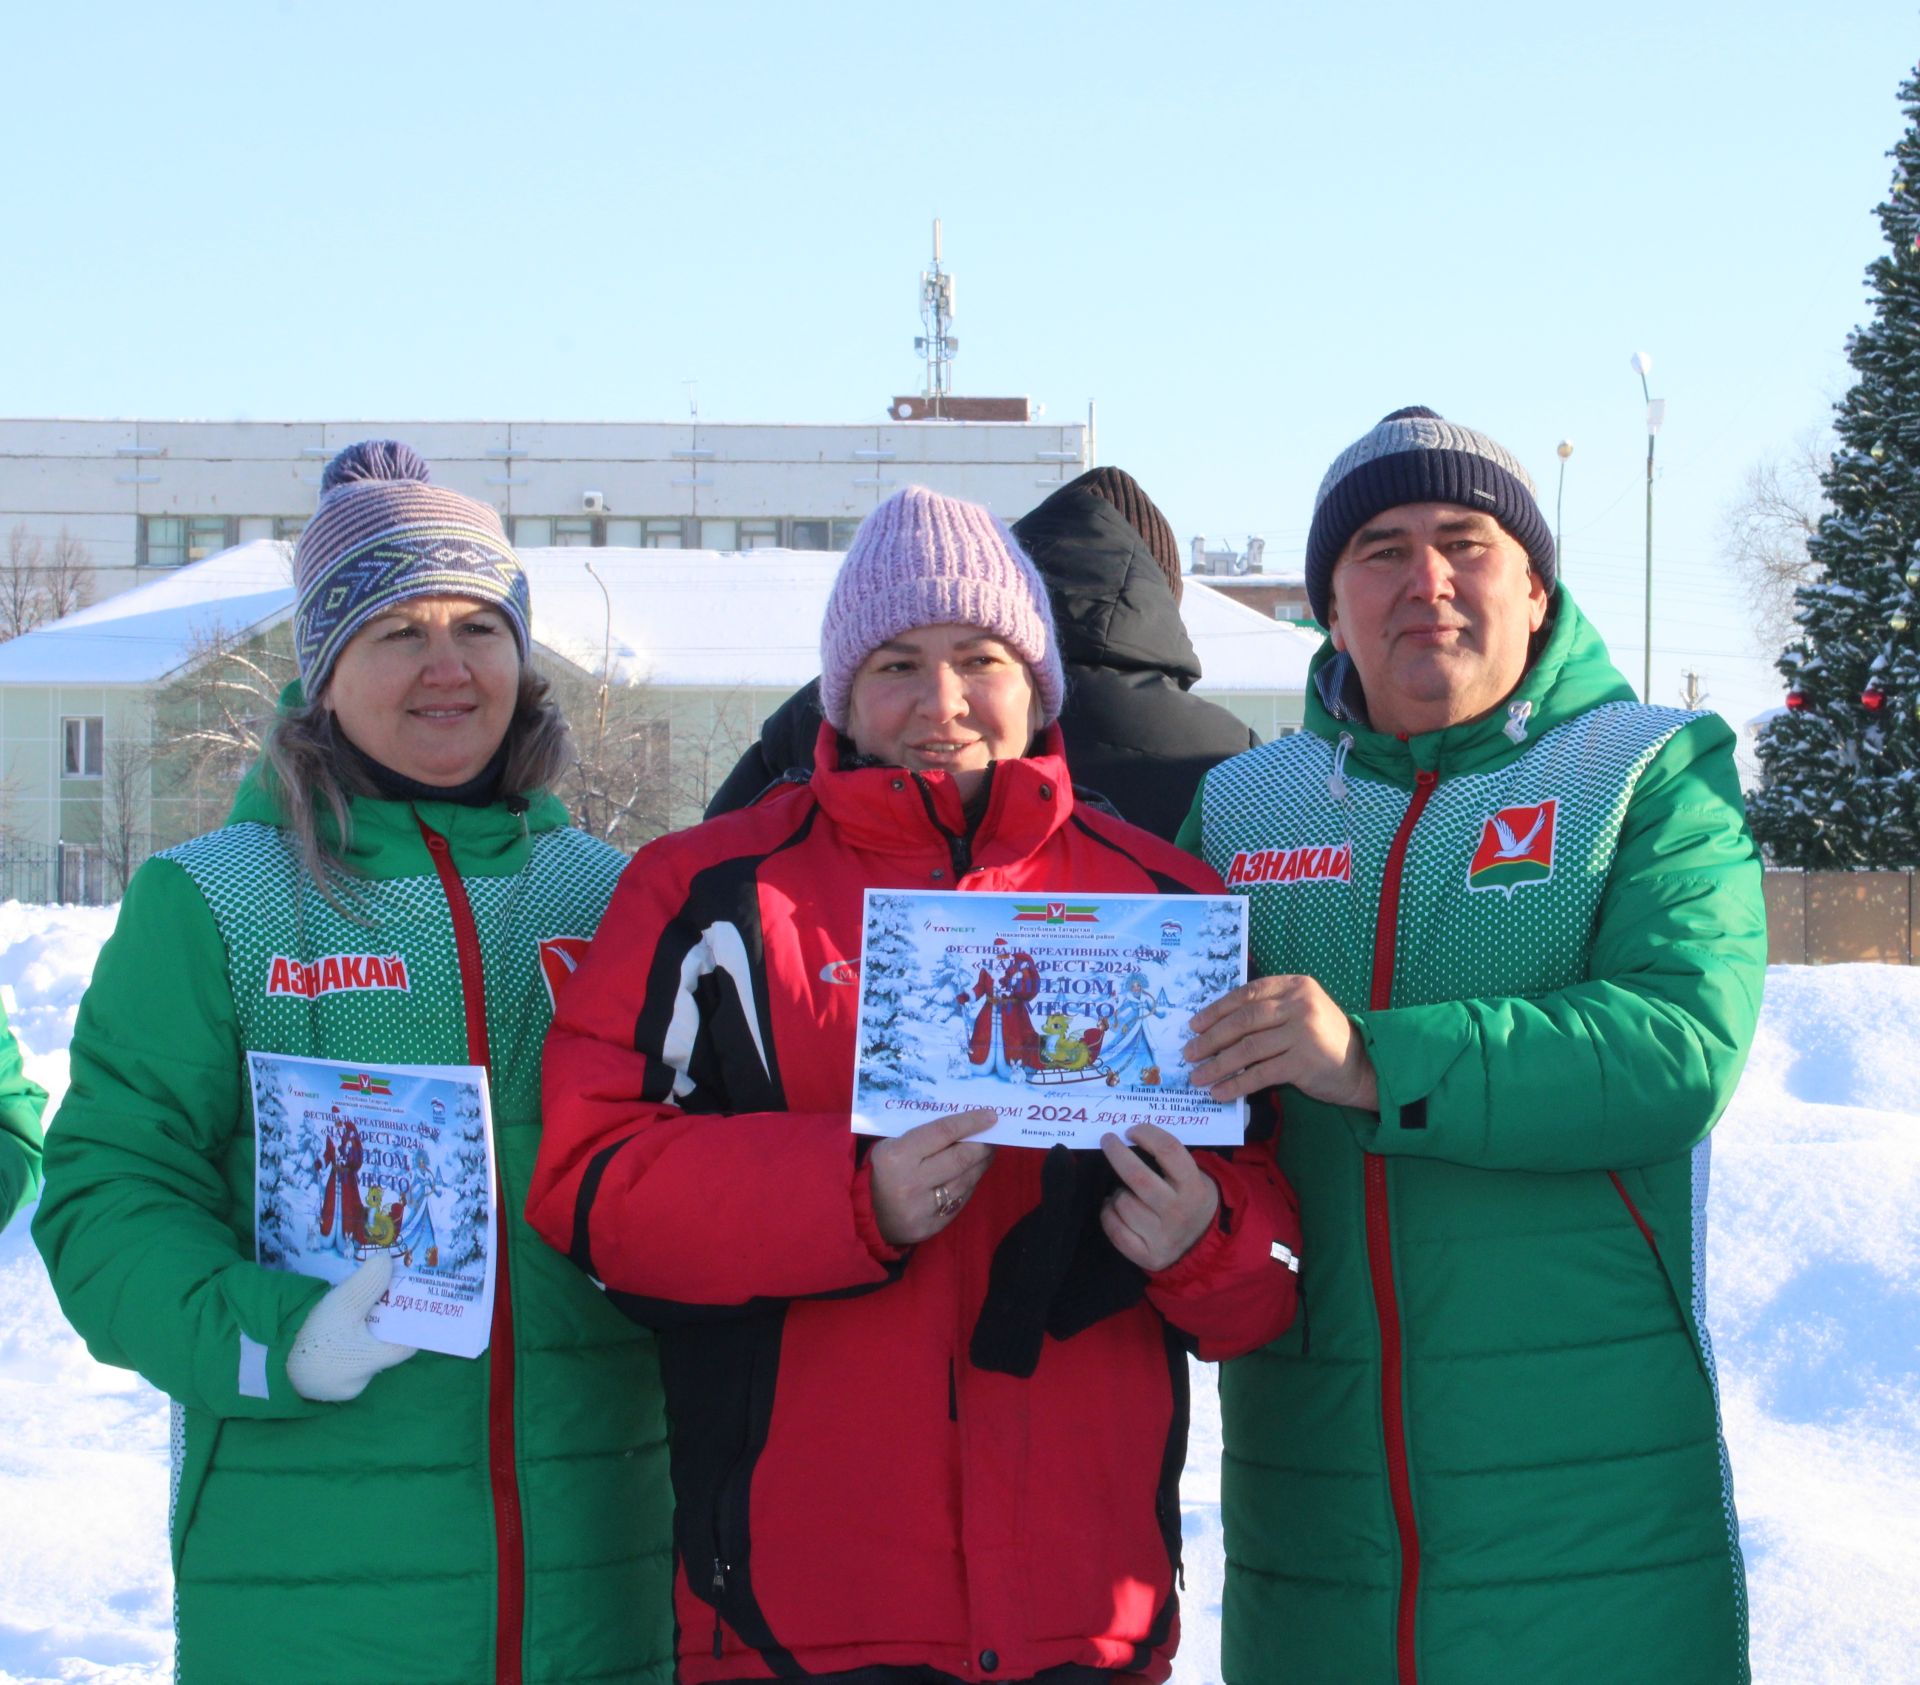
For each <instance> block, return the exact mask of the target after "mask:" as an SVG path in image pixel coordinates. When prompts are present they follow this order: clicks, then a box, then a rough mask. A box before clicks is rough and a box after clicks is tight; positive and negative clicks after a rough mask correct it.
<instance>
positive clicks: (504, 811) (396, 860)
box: [227, 680, 569, 878]
mask: <svg viewBox="0 0 1920 1685" xmlns="http://www.w3.org/2000/svg"><path fill="white" fill-rule="evenodd" d="M299 701H300V686H299V682H298V681H297V680H296V681H295V682H294V683H293V684H291V685H289V686H288V687H287V688H286V690H285V691H283V692H282V693H281V697H280V706H281V708H282V710H285V709H287V708H289V707H295V706H298V705H299ZM523 804H524V811H521V812H516V811H514V809H515V808H516V807H521V806H522V805H523ZM347 806H348V812H349V813H350V814H351V816H352V819H353V840H352V844H351V846H350V847H348V848H347V849H345V850H344V851H342V850H340V848H339V836H338V833H337V831H336V828H335V826H334V822H333V815H332V814H331V813H329V812H327V811H326V810H325V809H322V811H321V812H320V814H319V816H318V818H319V830H320V835H321V838H322V839H323V840H324V841H325V843H326V845H327V847H328V848H329V849H331V850H334V851H335V852H336V853H338V854H339V857H340V858H341V859H342V860H343V862H344V863H345V864H346V866H347V867H348V869H349V870H351V871H353V872H355V873H356V874H358V875H360V876H363V877H370V878H390V877H400V876H413V875H416V874H418V873H421V872H427V871H431V870H432V869H433V866H432V857H431V856H430V855H429V854H428V853H427V849H426V843H425V842H424V840H423V839H422V838H421V835H420V825H421V822H422V821H424V822H425V823H426V824H427V825H428V826H429V827H430V828H431V829H433V830H435V831H438V832H439V833H440V835H441V836H443V837H445V838H446V839H447V841H448V842H449V843H450V844H451V845H452V847H453V853H454V858H455V859H456V860H457V861H458V862H459V865H460V870H461V872H462V874H463V875H466V876H470V877H489V876H495V875H510V874H512V873H514V872H517V871H519V870H520V868H521V867H522V866H523V865H525V864H526V859H527V848H528V845H529V841H530V839H531V838H532V837H533V836H536V835H538V834H539V833H540V832H542V831H552V830H557V829H559V828H560V827H562V826H564V825H566V824H567V823H569V819H568V814H567V810H566V806H565V804H564V803H563V802H561V800H560V798H559V797H557V796H556V795H554V794H553V793H552V791H550V790H541V791H536V792H535V793H533V794H532V795H529V796H526V797H523V798H519V799H517V800H514V801H511V802H510V801H509V800H508V799H506V798H502V799H501V800H499V801H495V802H490V803H488V804H487V805H486V806H484V807H468V806H463V805H462V804H460V803H458V802H447V801H411V802H409V801H383V800H381V799H379V798H378V797H374V796H353V797H350V798H349V800H348V804H347ZM286 822H287V816H286V810H285V807H284V806H283V804H282V802H281V797H280V783H279V780H278V779H277V778H276V777H275V776H274V772H273V768H272V766H271V764H270V763H268V762H267V761H265V760H260V761H256V762H255V763H254V765H253V766H252V767H251V768H250V769H249V771H248V772H247V775H246V777H245V778H243V779H242V780H241V782H240V788H239V789H238V790H237V791H236V792H235V793H234V798H233V810H232V812H230V813H229V814H228V815H227V823H228V824H230V825H232V824H242V823H253V824H260V825H274V826H280V827H284V826H285V825H286Z"/></svg>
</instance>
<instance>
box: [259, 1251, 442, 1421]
mask: <svg viewBox="0 0 1920 1685" xmlns="http://www.w3.org/2000/svg"><path fill="white" fill-rule="evenodd" d="M392 1279H393V1254H392V1253H390V1252H376V1253H374V1255H373V1256H372V1257H371V1258H369V1259H368V1260H367V1261H366V1262H365V1263H364V1264H362V1265H361V1266H360V1267H359V1268H358V1269H357V1270H355V1271H354V1272H353V1274H352V1275H350V1276H348V1277H347V1279H346V1280H345V1281H343V1282H341V1283H340V1284H339V1285H338V1286H337V1287H330V1288H328V1289H327V1293H326V1296H325V1297H324V1298H323V1299H322V1300H321V1301H320V1302H319V1304H317V1305H315V1306H314V1307H313V1309H312V1310H310V1311H309V1312H308V1313H307V1320H306V1321H305V1322H303V1323H302V1324H301V1325H300V1332H299V1333H298V1334H297V1335H296V1336H295V1337H294V1342H293V1350H292V1351H290V1352H288V1353H287V1379H288V1380H289V1381H291V1382H292V1383H293V1390H294V1391H295V1392H297V1393H298V1394H299V1395H300V1396H301V1397H302V1398H311V1399H313V1400H315V1401H316V1402H317V1403H321V1404H344V1403H346V1401H347V1400H348V1399H350V1398H358V1397H359V1396H360V1394H361V1392H362V1390H364V1388H365V1387H366V1384H367V1383H368V1382H369V1381H371V1380H372V1379H373V1378H374V1376H375V1375H377V1374H379V1373H380V1371H381V1370H382V1369H391V1368H392V1367H393V1366H394V1365H395V1364H396V1363H404V1362H406V1360H407V1359H408V1358H410V1357H412V1356H413V1354H414V1353H415V1352H416V1351H418V1350H419V1347H417V1346H397V1345H394V1344H392V1343H391V1342H389V1341H386V1340H378V1339H375V1338H374V1336H373V1335H371V1334H370V1333H368V1332H367V1312H368V1311H370V1310H372V1309H373V1307H374V1306H375V1305H377V1304H378V1303H379V1302H380V1295H381V1294H382V1293H384V1292H386V1290H387V1283H388V1282H389V1281H391V1280H392Z"/></svg>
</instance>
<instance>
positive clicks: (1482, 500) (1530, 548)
mask: <svg viewBox="0 0 1920 1685" xmlns="http://www.w3.org/2000/svg"><path fill="white" fill-rule="evenodd" d="M1403 503H1457V504H1459V505H1460V507H1461V508H1463V509H1480V510H1484V511H1485V512H1486V513H1487V514H1489V515H1491V516H1492V517H1493V518H1494V519H1495V520H1496V521H1498V522H1499V523H1500V525H1501V526H1502V527H1504V528H1505V529H1506V530H1507V531H1508V532H1509V533H1510V534H1511V535H1512V536H1513V538H1514V540H1515V541H1516V542H1517V543H1518V544H1519V545H1520V547H1521V548H1522V549H1523V550H1525V551H1526V553H1527V558H1528V560H1530V561H1531V562H1532V563H1533V571H1534V572H1535V573H1537V574H1538V575H1539V576H1540V581H1541V583H1542V584H1543V585H1545V586H1546V588H1547V590H1548V592H1549V593H1551V592H1552V591H1553V589H1554V585H1555V581H1556V571H1557V563H1556V560H1555V557H1554V553H1553V533H1552V531H1551V530H1550V529H1549V528H1548V526H1547V521H1546V517H1545V516H1544V515H1542V514H1541V513H1540V505H1539V503H1538V501H1537V500H1536V499H1535V497H1534V491H1533V481H1532V479H1531V478H1530V477H1529V476H1528V474H1527V471H1526V469H1524V468H1522V467H1521V466H1520V463H1519V461H1518V459H1516V458H1515V457H1514V455H1513V453H1512V452H1510V451H1508V450H1506V449H1505V448H1503V447H1502V446H1500V445H1497V444H1495V443H1494V441H1493V440H1491V439H1489V438H1488V437H1487V436H1486V434H1484V433H1476V432H1474V430H1473V429H1472V428H1471V427H1461V426H1459V425H1457V424H1456V423H1454V422H1451V421H1443V420H1442V419H1441V418H1440V417H1439V416H1438V415H1436V414H1435V413H1434V412H1433V411H1432V410H1430V409H1427V408H1426V407H1425V406H1424V405H1421V404H1413V405H1410V406H1408V407H1407V408H1406V409H1403V410H1395V411H1394V412H1393V414H1392V415H1389V416H1385V417H1383V418H1382V419H1381V421H1380V424H1379V425H1378V426H1377V427H1375V428H1374V429H1373V431H1372V432H1370V433H1366V434H1363V435H1362V436H1361V437H1360V438H1359V439H1357V440H1355V441H1354V442H1353V443H1352V444H1351V445H1349V446H1347V448H1346V449H1345V450H1343V451H1342V452H1341V453H1340V454H1339V455H1338V456H1337V457H1335V458H1334V461H1333V466H1332V467H1331V468H1329V469H1328V470H1327V475H1326V478H1325V479H1323V480H1322V481H1321V482H1320V490H1319V493H1318V495H1317V496H1316V497H1315V498H1314V501H1313V526H1312V527H1311V528H1310V529H1309V531H1308V533H1307V601H1308V603H1309V604H1310V605H1311V606H1312V609H1313V617H1314V619H1316V620H1317V621H1319V622H1320V624H1321V625H1322V626H1324V625H1326V623H1327V600H1328V596H1329V593H1330V590H1331V587H1332V584H1333V564H1334V563H1335V562H1337V561H1339V559H1340V552H1341V551H1342V550H1344V549H1345V548H1346V547H1347V540H1348V539H1350V538H1352V537H1353V535H1354V534H1355V533H1356V532H1358V531H1359V530H1360V528H1361V527H1363V526H1364V525H1365V524H1366V523H1367V522H1368V521H1370V520H1372V519H1373V517H1374V516H1375V515H1378V514H1379V513H1380V512H1381V511H1382V510H1383V509H1397V508H1399V507H1400V505H1401V504H1403Z"/></svg>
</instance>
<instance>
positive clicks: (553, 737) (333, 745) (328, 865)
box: [262, 666, 573, 912]
mask: <svg viewBox="0 0 1920 1685" xmlns="http://www.w3.org/2000/svg"><path fill="white" fill-rule="evenodd" d="M552 692H553V686H552V685H551V683H549V681H548V680H547V678H546V676H545V675H544V674H541V673H538V672H536V671H535V670H534V669H533V668H531V667H524V666H523V667H522V668H521V669H520V691H519V694H518V696H516V697H515V699H514V709H513V719H512V720H511V722H509V724H508V726H507V735H506V744H507V763H506V766H505V768H504V769H503V770H502V772H501V774H500V789H501V791H502V792H503V794H506V795H515V796H532V795H539V794H541V793H543V792H545V791H548V790H551V789H552V788H553V787H554V785H555V784H557V783H558V782H559V781H560V776H561V774H562V773H564V772H565V771H566V770H567V768H568V767H569V766H571V765H572V764H573V737H572V734H571V733H570V732H569V731H568V729H567V721H566V716H565V715H564V714H562V713H561V712H560V704H559V703H558V702H556V701H555V700H554V698H553V694H552ZM262 757H263V759H264V760H265V761H266V764H267V767H268V769H269V771H270V773H271V777H272V782H273V785H274V794H275V796H276V798H277V799H278V801H279V803H280V808H281V811H282V812H283V813H284V814H285V816H286V826H287V829H288V831H290V832H291V833H292V835H293V839H294V843H295V846H296V848H297V849H298V851H299V855H300V864H301V865H302V866H303V867H304V868H305V870H306V873H307V876H308V877H309V878H311V879H312V880H313V882H314V885H315V886H316V887H317V888H318V889H319V891H320V893H321V894H322V895H324V896H325V897H326V898H327V900H328V901H329V902H330V903H332V905H333V906H334V907H335V908H336V909H338V910H340V911H343V912H344V911H346V910H347V909H346V908H345V907H344V906H343V904H342V901H343V898H342V896H341V895H340V894H339V891H340V889H341V888H342V887H343V883H342V880H343V878H344V877H345V868H344V865H343V860H344V856H345V852H346V850H348V849H349V848H351V847H352V846H353V815H352V811H351V808H350V806H349V802H350V799H351V798H352V797H354V796H373V795H378V794H379V792H378V791H377V790H376V789H375V788H374V786H373V784H372V782H371V781H370V780H369V779H368V777H367V775H366V773H365V772H364V771H362V770H361V768H360V767H359V766H357V765H356V764H355V763H354V762H353V761H352V760H351V759H350V758H348V757H346V756H344V755H342V754H341V753H340V738H339V736H338V735H337V727H336V726H335V725H334V723H333V718H332V710H331V709H330V708H328V706H327V704H326V694H325V692H324V691H323V692H322V693H321V694H320V695H319V696H317V697H311V698H307V699H305V700H303V701H302V702H301V703H300V705H299V706H298V707H295V708H287V709H283V710H282V711H281V712H280V713H279V714H277V715H276V716H275V717H274V722H273V727H272V729H271V730H270V731H269V732H268V733H267V741H266V746H265V748H264V749H263V750H262ZM323 812H324V813H327V814H330V815H331V816H332V818H333V829H334V832H335V835H336V836H337V838H338V841H337V842H336V843H330V842H329V840H328V839H327V838H326V837H324V836H323V835H322V834H321V830H320V815H321V814H322V813H323Z"/></svg>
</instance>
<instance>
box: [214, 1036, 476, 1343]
mask: <svg viewBox="0 0 1920 1685" xmlns="http://www.w3.org/2000/svg"><path fill="white" fill-rule="evenodd" d="M247 1066H248V1070H249V1073H250V1076H251V1079H252V1087H253V1121H254V1193H253V1225H254V1256H255V1257H256V1258H257V1259H258V1260H259V1262H260V1263H262V1264H265V1265H266V1266H267V1267H268V1268H269V1269H276V1270H291V1271H293V1272H294V1273H295V1274H297V1275H312V1276H318V1277H319V1278H320V1279H321V1280H322V1281H331V1282H341V1281H345V1280H346V1278H347V1277H348V1276H350V1275H351V1274H353V1272H354V1271H355V1270H356V1269H357V1268H359V1266H360V1265H361V1263H363V1262H364V1261H365V1260H366V1259H368V1258H370V1257H372V1256H373V1255H374V1254H375V1253H376V1252H386V1253H390V1254H391V1255H392V1257H393V1284H392V1285H391V1286H390V1287H389V1288H388V1289H387V1292H386V1295H385V1297H383V1298H382V1299H381V1301H380V1302H379V1304H377V1305H376V1306H374V1308H373V1310H372V1311H371V1312H370V1313H369V1314H368V1316H367V1327H368V1328H369V1330H370V1331H371V1332H372V1333H374V1334H375V1335H377V1336H378V1337H379V1338H380V1339H383V1340H391V1341H392V1342H394V1343H395V1344H396V1345H406V1346H420V1347H422V1348H424V1349H425V1350H427V1351H436V1352H446V1353H448V1354H449V1355H451V1356H453V1357H478V1356H479V1355H480V1354H481V1353H482V1352H483V1351H485V1350H486V1349H487V1336H488V1331H489V1329H490V1328H491V1326H492V1321H493V1281H494V1261H495V1257H496V1255H497V1253H498V1250H499V1248H498V1244H497V1238H498V1237H497V1233H496V1230H497V1223H498V1218H497V1215H496V1213H495V1211H494V1203H493V1109H492V1106H491V1104H490V1102H489V1099H488V1095H487V1073H486V1071H485V1070H484V1069H483V1068H482V1067H481V1066H478V1065H348V1064H343V1063H341V1062H340V1061H339V1060H336V1059H302V1058H296V1057H294V1056H292V1055H289V1054H280V1053H249V1054H248V1055H247Z"/></svg>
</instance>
